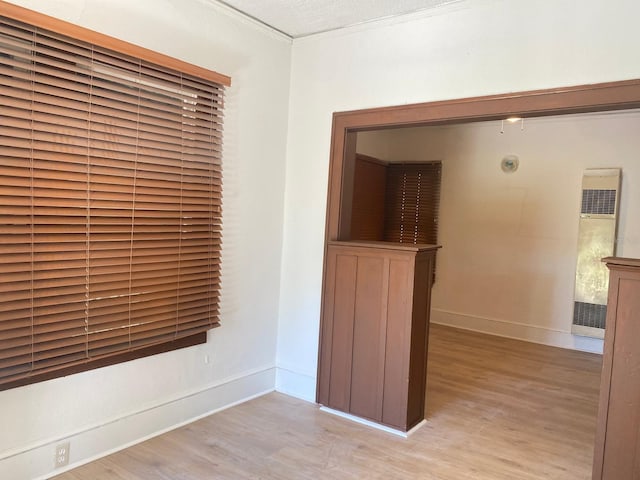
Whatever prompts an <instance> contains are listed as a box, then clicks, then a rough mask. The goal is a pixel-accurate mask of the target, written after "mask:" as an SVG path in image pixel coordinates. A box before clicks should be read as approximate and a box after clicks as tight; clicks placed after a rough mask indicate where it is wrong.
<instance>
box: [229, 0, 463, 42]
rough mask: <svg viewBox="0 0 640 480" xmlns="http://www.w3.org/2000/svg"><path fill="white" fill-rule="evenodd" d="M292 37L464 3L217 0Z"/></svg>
mask: <svg viewBox="0 0 640 480" xmlns="http://www.w3.org/2000/svg"><path fill="white" fill-rule="evenodd" d="M218 1H219V2H220V3H223V4H225V5H227V6H229V7H231V8H233V9H235V10H238V11H240V12H242V13H244V14H245V15H248V16H250V17H253V18H254V19H256V20H258V21H260V22H262V23H265V24H267V25H269V26H270V27H272V28H275V29H276V30H279V31H280V32H282V33H285V34H287V35H289V36H290V37H294V38H295V37H304V36H305V35H311V34H313V33H319V32H324V31H327V30H335V29H338V28H342V27H347V26H350V25H357V24H359V23H363V22H368V21H371V20H377V19H381V18H387V17H393V16H397V15H403V14H406V13H412V12H416V11H420V10H426V9H429V8H435V7H438V6H440V5H444V4H447V3H454V2H458V1H461V0H218Z"/></svg>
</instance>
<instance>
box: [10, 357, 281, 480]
mask: <svg viewBox="0 0 640 480" xmlns="http://www.w3.org/2000/svg"><path fill="white" fill-rule="evenodd" d="M274 385H275V367H273V366H270V367H264V368H261V369H256V370H252V371H250V372H246V373H245V374H243V375H239V376H235V377H233V378H230V379H225V380H222V381H220V382H217V383H216V384H214V385H209V386H207V387H206V388H203V389H201V390H198V391H195V392H191V393H188V394H186V395H183V396H180V397H178V398H175V399H171V400H169V401H165V402H162V403H159V404H158V405H152V406H149V407H148V408H145V409H143V410H140V411H136V412H132V413H129V414H127V415H124V416H122V417H119V418H113V419H110V420H108V421H106V422H104V423H101V424H100V425H95V426H92V427H89V428H87V429H85V430H83V431H80V432H75V433H73V434H71V435H68V436H66V437H64V438H59V439H56V440H53V441H48V442H46V443H43V444H38V445H33V446H30V447H28V448H25V449H24V450H22V451H19V452H17V453H15V454H12V455H11V456H10V457H6V458H4V459H2V461H0V478H3V479H5V478H6V479H9V478H10V479H13V480H22V479H25V480H27V479H37V480H44V479H47V478H51V477H53V476H55V475H59V474H61V473H64V472H65V471H68V470H71V469H73V468H76V467H79V466H80V465H84V464H86V463H89V462H91V461H93V460H96V459H98V458H101V457H104V456H106V455H110V454H112V453H115V452H117V451H119V450H122V449H125V448H127V447H130V446H132V445H135V444H137V443H140V442H143V441H145V440H148V439H150V438H153V437H155V436H157V435H161V434H163V433H166V432H168V431H171V430H174V429H176V428H179V427H181V426H184V425H187V424H189V423H191V422H194V421H196V420H199V419H200V418H204V417H206V416H209V415H211V414H213V413H216V412H218V411H221V410H224V409H226V408H229V407H232V406H234V405H238V404H240V403H243V402H246V401H248V400H251V399H253V398H256V397H259V396H262V395H265V394H267V393H269V392H272V391H273V390H274ZM64 442H69V443H70V463H69V465H68V466H67V467H63V468H59V469H55V470H54V469H53V460H54V455H53V452H54V451H55V446H56V445H59V444H60V443H64Z"/></svg>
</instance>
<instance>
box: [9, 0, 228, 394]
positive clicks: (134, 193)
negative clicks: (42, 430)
mask: <svg viewBox="0 0 640 480" xmlns="http://www.w3.org/2000/svg"><path fill="white" fill-rule="evenodd" d="M1 5H2V3H0V6H1ZM0 77H1V80H2V89H3V92H2V93H3V95H2V98H1V99H0V107H2V112H3V121H2V124H1V125H0V136H1V138H2V147H1V148H2V153H3V162H2V165H0V347H2V348H0V388H2V384H3V383H5V384H6V383H10V382H15V381H19V380H20V379H24V378H28V377H30V376H38V375H41V374H43V373H45V372H47V373H48V372H52V371H55V370H56V369H67V368H68V367H69V366H73V365H77V364H84V363H86V362H91V361H92V360H93V359H95V360H98V359H99V360H100V361H102V360H104V358H105V357H108V356H116V355H120V354H122V353H123V352H129V351H132V350H135V349H141V348H143V349H144V348H146V347H150V346H153V345H158V344H162V343H165V342H175V341H176V340H177V339H180V338H183V337H186V336H191V335H195V334H198V333H201V332H204V331H206V330H208V329H210V328H212V327H214V326H216V325H217V324H218V295H219V283H220V281H219V276H220V275H219V269H220V244H221V243H220V242H221V212H220V209H221V188H222V168H221V164H220V151H221V132H222V95H223V90H222V87H221V86H220V85H218V84H215V83H212V82H210V81H206V80H202V79H200V78H197V77H193V76H189V75H186V74H183V73H180V72H178V71H174V70H171V69H167V68H164V67H159V66H157V65H153V64H150V63H147V62H146V61H145V60H139V59H136V58H133V57H127V56H123V55H120V54H117V53H114V52H111V51H108V50H106V49H104V48H102V47H98V46H94V45H90V44H87V43H84V42H83V41H79V40H73V39H70V38H67V37H65V36H63V35H60V34H59V33H54V32H50V31H46V30H41V29H37V28H32V27H30V26H29V25H26V24H22V23H20V22H17V21H14V20H10V19H7V18H2V20H1V21H0Z"/></svg>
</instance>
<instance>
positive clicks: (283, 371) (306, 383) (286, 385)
mask: <svg viewBox="0 0 640 480" xmlns="http://www.w3.org/2000/svg"><path fill="white" fill-rule="evenodd" d="M276 392H280V393H284V394H285V395H289V396H291V397H296V398H299V399H301V400H305V401H307V402H311V403H315V402H316V377H315V375H310V374H308V373H301V372H298V371H295V370H294V369H293V368H287V367H285V366H281V365H279V366H278V367H276Z"/></svg>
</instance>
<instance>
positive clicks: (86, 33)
mask: <svg viewBox="0 0 640 480" xmlns="http://www.w3.org/2000/svg"><path fill="white" fill-rule="evenodd" d="M0 16H2V17H5V18H7V19H10V20H14V21H17V22H20V23H23V24H27V25H30V26H32V27H35V28H36V29H42V30H45V31H48V32H53V33H55V34H58V35H62V36H64V37H68V38H71V39H73V40H75V41H80V42H83V43H85V44H89V45H92V46H93V47H100V48H102V49H105V50H109V51H111V52H114V53H116V54H120V55H122V56H123V57H129V58H135V59H136V60H139V61H141V62H142V63H144V64H147V65H152V66H153V65H155V66H159V67H162V68H163V69H165V70H171V71H174V72H179V74H180V75H182V74H185V78H186V76H189V77H191V78H197V79H201V80H203V81H205V82H208V83H210V84H217V85H218V86H219V87H224V86H230V85H231V79H230V77H228V76H226V75H222V74H220V73H217V72H214V71H211V70H208V69H205V68H202V67H199V66H196V65H193V64H190V63H187V62H184V61H181V60H178V59H175V58H172V57H169V56H167V55H163V54H160V53H157V52H154V51H152V50H148V49H146V48H143V47H139V46H137V45H133V44H131V43H128V42H125V41H122V40H119V39H116V38H113V37H110V36H107V35H103V34H101V33H97V32H94V31H91V30H88V29H86V28H83V27H79V26H77V25H73V24H71V23H68V22H65V21H62V20H59V19H56V18H54V17H50V16H47V15H43V14H40V13H38V12H34V11H32V10H28V9H25V8H22V7H19V6H16V5H13V4H10V3H7V2H5V1H3V0H0ZM154 88H155V86H154ZM180 93H181V92H180ZM194 108H195V107H194ZM194 111H195V110H194ZM212 168H213V167H212ZM212 188H213V187H212ZM219 195H220V197H221V195H222V194H221V192H220V194H219ZM209 203H211V202H209ZM216 253H217V254H219V253H220V252H219V251H216ZM209 263H211V260H209ZM215 278H218V277H215ZM210 288H211V287H209V289H210ZM216 292H219V287H216ZM216 295H218V294H217V293H216ZM216 298H217V297H216ZM217 325H218V324H217V322H216V323H214V324H212V325H211V326H209V327H208V328H213V327H215V326H217ZM206 341H207V333H206V331H200V332H199V333H195V334H191V333H189V336H182V337H177V338H175V339H172V340H167V341H163V342H162V343H155V344H151V345H147V346H144V347H142V348H141V347H137V348H134V349H129V350H126V351H122V352H121V353H117V354H110V355H108V356H100V357H98V358H96V359H89V360H87V361H84V362H76V363H73V364H70V365H68V366H65V365H61V366H59V367H57V368H55V369H47V370H44V371H42V372H38V371H36V372H34V373H33V374H31V375H29V376H26V377H20V378H18V379H13V380H10V381H4V382H2V383H0V390H6V389H9V388H14V387H18V386H22V385H27V384H31V383H36V382H40V381H44V380H48V379H52V378H57V377H61V376H66V375H69V374H72V373H77V372H81V371H86V370H90V369H94V368H100V367H103V366H107V365H112V364H116V363H121V362H124V361H129V360H133V359H136V358H141V357H146V356H149V355H154V354H157V353H162V352H167V351H171V350H175V349H178V348H184V347H188V346H192V345H197V344H202V343H205V342H206ZM1 347H2V345H0V348H1Z"/></svg>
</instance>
